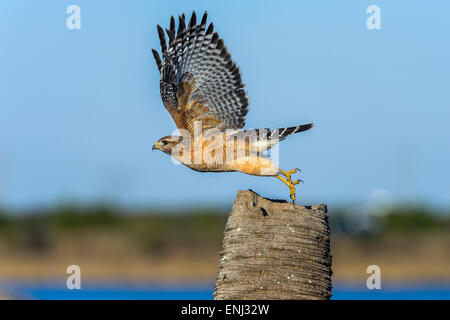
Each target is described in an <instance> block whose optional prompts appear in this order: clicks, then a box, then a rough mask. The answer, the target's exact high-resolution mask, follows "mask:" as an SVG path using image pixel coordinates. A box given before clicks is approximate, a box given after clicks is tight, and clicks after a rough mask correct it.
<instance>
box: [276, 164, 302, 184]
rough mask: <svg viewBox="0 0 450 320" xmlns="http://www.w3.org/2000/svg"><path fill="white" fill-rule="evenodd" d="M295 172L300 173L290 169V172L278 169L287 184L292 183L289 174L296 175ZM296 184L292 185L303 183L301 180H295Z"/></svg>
mask: <svg viewBox="0 0 450 320" xmlns="http://www.w3.org/2000/svg"><path fill="white" fill-rule="evenodd" d="M297 171H301V170H300V169H297V168H296V169H292V170H289V171H284V170H281V169H280V172H281V173H282V174H283V175H284V176H285V177H286V179H287V181H288V182H292V180H291V174H294V173H296V172H297ZM295 181H296V182H297V183H295V182H294V185H295V184H298V183H299V182H303V181H302V180H295Z"/></svg>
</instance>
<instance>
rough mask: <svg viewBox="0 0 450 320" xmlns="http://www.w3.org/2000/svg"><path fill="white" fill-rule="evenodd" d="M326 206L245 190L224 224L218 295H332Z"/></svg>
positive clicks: (296, 297)
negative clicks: (305, 204)
mask: <svg viewBox="0 0 450 320" xmlns="http://www.w3.org/2000/svg"><path fill="white" fill-rule="evenodd" d="M326 213H327V206H326V205H324V204H319V205H317V206H306V207H305V206H300V205H296V204H293V203H290V202H286V201H280V200H270V199H266V198H263V197H261V196H259V195H258V194H257V193H255V192H253V191H251V190H248V191H243V190H240V191H239V192H238V195H237V197H236V200H235V202H234V205H233V209H232V211H231V213H230V215H229V217H228V221H227V224H226V227H225V232H224V240H223V245H222V251H221V252H220V262H219V272H218V275H217V279H216V285H215V291H214V297H215V299H250V300H253V299H329V298H330V297H331V255H330V230H329V227H328V218H327V215H326Z"/></svg>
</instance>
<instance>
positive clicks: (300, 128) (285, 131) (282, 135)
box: [271, 123, 314, 141]
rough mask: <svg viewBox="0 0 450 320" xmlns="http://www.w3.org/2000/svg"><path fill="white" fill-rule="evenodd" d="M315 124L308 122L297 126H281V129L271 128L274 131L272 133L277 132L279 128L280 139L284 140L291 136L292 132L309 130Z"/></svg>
mask: <svg viewBox="0 0 450 320" xmlns="http://www.w3.org/2000/svg"><path fill="white" fill-rule="evenodd" d="M313 126H314V124H312V123H308V124H302V125H299V126H296V127H289V128H280V129H275V130H271V131H272V132H273V133H272V134H275V131H276V130H278V139H279V140H280V141H282V140H284V139H286V137H287V136H290V135H291V134H294V133H298V132H303V131H306V130H309V129H311V128H312V127H313Z"/></svg>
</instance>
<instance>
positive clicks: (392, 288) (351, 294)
mask: <svg viewBox="0 0 450 320" xmlns="http://www.w3.org/2000/svg"><path fill="white" fill-rule="evenodd" d="M213 291H214V286H213V285H212V284H192V285H163V284H143V285H136V284H127V283H119V284H111V283H108V284H102V283H96V284H92V283H91V284H89V285H86V286H85V287H82V288H81V290H68V289H67V288H66V287H65V283H63V284H60V283H59V284H57V283H51V282H50V283H19V284H17V283H6V282H2V283H0V293H8V294H9V295H11V296H12V297H14V298H25V299H43V300H46V299H57V300H76V299H87V300H90V299H102V300H117V299H125V300H129V299H133V300H187V299H189V300H210V299H212V298H213V296H212V293H213ZM332 299H335V300H346V299H356V300H379V299H387V300H397V299H405V300H419V299H426V300H428V299H438V300H449V299H450V283H443V284H442V283H440V284H436V283H435V284H430V283H426V284H409V285H395V284H388V285H385V286H383V285H382V288H381V289H380V290H368V289H367V288H364V287H363V286H358V285H346V284H336V285H334V289H333V298H332Z"/></svg>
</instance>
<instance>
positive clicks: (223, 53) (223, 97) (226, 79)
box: [152, 12, 249, 133]
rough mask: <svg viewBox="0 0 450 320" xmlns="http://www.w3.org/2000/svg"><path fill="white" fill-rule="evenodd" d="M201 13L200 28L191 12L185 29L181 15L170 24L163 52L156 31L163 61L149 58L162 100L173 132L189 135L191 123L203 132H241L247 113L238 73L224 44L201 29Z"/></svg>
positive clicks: (203, 23)
mask: <svg viewBox="0 0 450 320" xmlns="http://www.w3.org/2000/svg"><path fill="white" fill-rule="evenodd" d="M206 17H207V15H206V12H205V13H204V15H203V18H202V20H201V22H200V24H197V23H196V15H195V12H194V13H193V14H192V17H191V19H190V21H189V23H188V26H187V27H186V25H185V16H184V14H183V15H181V16H180V17H179V26H178V30H177V31H176V30H175V19H174V17H171V19H170V29H166V33H167V36H168V37H169V46H168V48H167V43H166V37H165V34H164V31H163V29H162V28H161V27H160V26H159V25H158V34H159V38H160V41H161V51H162V61H161V59H160V56H159V54H158V52H157V51H156V50H152V51H153V55H154V57H155V60H156V64H157V65H158V70H159V72H160V74H161V82H160V89H161V98H162V100H163V103H164V106H165V107H166V109H167V111H169V113H170V114H171V116H172V118H173V119H174V121H175V124H176V125H177V127H178V128H180V129H181V128H182V129H188V130H189V131H190V132H191V133H192V132H193V126H194V121H202V129H203V130H204V129H207V128H217V129H219V130H224V129H240V128H242V127H243V126H244V123H245V115H246V114H247V112H248V104H249V102H248V97H247V93H246V91H245V90H244V84H243V83H242V80H241V74H240V72H239V67H238V66H237V65H236V63H234V62H233V61H232V60H231V55H230V54H229V53H228V50H227V48H226V47H225V45H224V43H223V40H222V39H220V38H219V35H218V34H217V32H214V31H213V30H214V25H213V24H212V23H211V24H210V25H209V26H208V28H207V29H206Z"/></svg>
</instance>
